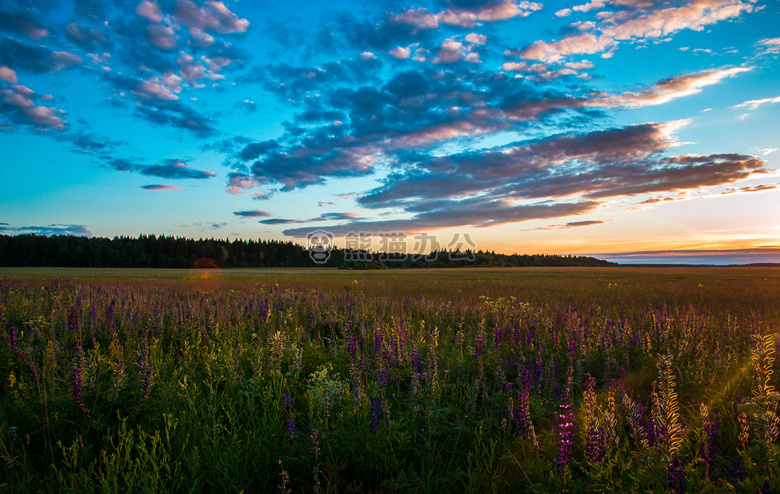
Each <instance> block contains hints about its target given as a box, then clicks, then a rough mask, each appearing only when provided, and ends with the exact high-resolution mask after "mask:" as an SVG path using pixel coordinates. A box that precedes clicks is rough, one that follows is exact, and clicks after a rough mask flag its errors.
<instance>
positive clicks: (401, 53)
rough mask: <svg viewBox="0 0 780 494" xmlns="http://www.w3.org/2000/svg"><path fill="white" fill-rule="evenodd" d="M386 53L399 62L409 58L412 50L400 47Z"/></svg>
mask: <svg viewBox="0 0 780 494" xmlns="http://www.w3.org/2000/svg"><path fill="white" fill-rule="evenodd" d="M388 53H390V55H392V56H394V57H395V58H397V59H399V60H403V59H405V58H409V57H410V56H411V55H412V49H411V48H408V47H406V48H404V47H402V46H398V47H396V48H393V49H392V50H390V51H389V52H388Z"/></svg>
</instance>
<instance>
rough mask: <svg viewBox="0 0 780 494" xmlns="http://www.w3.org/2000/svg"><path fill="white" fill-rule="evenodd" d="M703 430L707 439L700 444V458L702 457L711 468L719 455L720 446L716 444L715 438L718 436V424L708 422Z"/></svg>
mask: <svg viewBox="0 0 780 494" xmlns="http://www.w3.org/2000/svg"><path fill="white" fill-rule="evenodd" d="M703 429H704V434H705V438H704V441H702V442H700V443H699V456H701V459H702V461H703V462H704V464H705V465H707V466H708V467H709V466H710V465H712V462H713V461H715V456H717V454H718V445H717V444H715V438H716V437H717V436H718V424H717V423H715V422H712V421H707V422H706V423H705V424H704V427H703Z"/></svg>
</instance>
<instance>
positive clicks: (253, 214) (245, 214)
mask: <svg viewBox="0 0 780 494" xmlns="http://www.w3.org/2000/svg"><path fill="white" fill-rule="evenodd" d="M233 214H234V215H236V216H239V217H241V218H259V217H263V216H271V213H269V212H268V211H260V210H259V209H252V210H251V211H236V212H234V213H233Z"/></svg>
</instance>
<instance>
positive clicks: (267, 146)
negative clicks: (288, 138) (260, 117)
mask: <svg viewBox="0 0 780 494" xmlns="http://www.w3.org/2000/svg"><path fill="white" fill-rule="evenodd" d="M278 148H279V143H278V142H277V141H275V140H273V139H271V140H267V141H262V142H252V143H249V144H247V145H246V146H245V147H244V149H242V150H241V152H239V153H238V157H239V158H240V159H241V160H243V161H251V160H255V159H257V158H259V157H260V156H262V155H266V154H268V153H269V152H271V151H274V150H275V149H278Z"/></svg>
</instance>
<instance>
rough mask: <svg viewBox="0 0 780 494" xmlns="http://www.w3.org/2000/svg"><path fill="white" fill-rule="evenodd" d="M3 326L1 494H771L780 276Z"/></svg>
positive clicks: (74, 301) (423, 281)
mask: <svg viewBox="0 0 780 494" xmlns="http://www.w3.org/2000/svg"><path fill="white" fill-rule="evenodd" d="M0 324H1V325H2V330H0V331H1V332H2V336H1V337H0V381H2V392H1V393H2V394H0V460H1V461H2V462H3V463H4V468H2V469H0V490H3V489H4V490H5V491H8V492H30V491H36V492H37V491H45V492H53V491H57V492H240V491H244V492H273V491H281V490H282V489H280V485H286V487H287V488H289V489H292V492H312V491H313V490H314V489H315V488H316V489H317V490H318V492H323V493H325V492H333V493H335V492H365V493H369V492H377V493H379V492H381V493H401V492H404V493H405V492H410V493H411V492H427V493H434V492H473V493H482V492H507V493H510V492H511V493H513V492H530V491H537V492H646V491H647V486H654V489H653V492H686V491H687V492H704V491H709V492H735V491H738V492H780V476H779V475H778V471H777V468H776V465H777V464H778V461H780V447H778V435H779V434H778V428H779V427H780V420H778V419H777V407H778V402H780V395H778V393H777V392H776V389H777V388H778V387H780V383H779V382H778V375H780V369H779V368H778V364H777V362H776V360H775V353H776V347H777V345H778V342H779V341H780V268H752V267H751V268H746V267H745V268H739V267H706V268H705V267H693V268H683V267H674V268H666V267H652V268H636V267H609V268H510V269H498V268H496V269H492V268H490V269H484V268H479V269H473V268H471V269H470V268H463V269H430V270H426V269H416V270H387V271H347V270H343V271H342V270H332V269H329V270H322V269H276V268H272V269H235V270H222V271H218V270H210V271H186V270H156V269H78V268H39V269H33V268H0ZM285 482H286V484H285Z"/></svg>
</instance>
